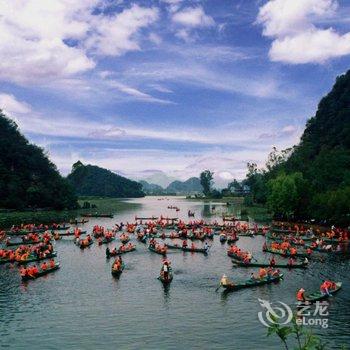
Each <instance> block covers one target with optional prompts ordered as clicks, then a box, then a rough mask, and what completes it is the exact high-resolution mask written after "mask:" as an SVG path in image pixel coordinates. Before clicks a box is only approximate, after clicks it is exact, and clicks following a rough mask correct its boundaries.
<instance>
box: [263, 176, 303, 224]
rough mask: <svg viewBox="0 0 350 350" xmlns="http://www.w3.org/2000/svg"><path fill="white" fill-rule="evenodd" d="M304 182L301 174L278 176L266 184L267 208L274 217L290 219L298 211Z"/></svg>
mask: <svg viewBox="0 0 350 350" xmlns="http://www.w3.org/2000/svg"><path fill="white" fill-rule="evenodd" d="M304 185H305V181H304V179H303V175H302V173H293V174H290V175H286V174H285V173H282V174H280V175H279V176H277V177H276V178H275V179H271V180H270V181H269V182H268V190H269V194H268V197H267V204H268V207H269V208H270V209H271V210H272V211H273V213H274V214H275V216H277V217H280V218H282V219H291V218H293V217H294V215H295V213H296V212H297V211H298V208H299V205H300V204H301V198H302V195H303V188H304Z"/></svg>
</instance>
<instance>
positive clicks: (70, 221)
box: [69, 219, 89, 225]
mask: <svg viewBox="0 0 350 350" xmlns="http://www.w3.org/2000/svg"><path fill="white" fill-rule="evenodd" d="M87 222H89V220H84V219H83V220H81V221H79V220H69V223H70V224H72V225H78V224H86V223H87Z"/></svg>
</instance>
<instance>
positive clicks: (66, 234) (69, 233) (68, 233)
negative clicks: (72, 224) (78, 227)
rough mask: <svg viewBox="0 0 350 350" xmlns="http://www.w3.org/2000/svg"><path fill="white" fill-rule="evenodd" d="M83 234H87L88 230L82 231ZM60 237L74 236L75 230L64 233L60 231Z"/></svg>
mask: <svg viewBox="0 0 350 350" xmlns="http://www.w3.org/2000/svg"><path fill="white" fill-rule="evenodd" d="M80 234H81V235H85V234H86V231H80ZM58 235H59V236H60V237H66V236H67V237H68V236H74V232H64V233H58Z"/></svg>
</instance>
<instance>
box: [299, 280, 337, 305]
mask: <svg viewBox="0 0 350 350" xmlns="http://www.w3.org/2000/svg"><path fill="white" fill-rule="evenodd" d="M335 285H336V288H335V289H333V290H330V291H329V294H330V295H333V294H335V293H337V292H338V291H339V290H340V289H341V287H342V282H336V283H335ZM327 298H329V295H328V294H324V293H322V292H320V291H318V292H314V293H311V294H306V295H305V301H307V302H309V303H314V302H316V301H321V300H324V299H327ZM301 304H303V302H301Z"/></svg>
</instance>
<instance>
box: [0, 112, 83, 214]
mask: <svg viewBox="0 0 350 350" xmlns="http://www.w3.org/2000/svg"><path fill="white" fill-rule="evenodd" d="M75 207H77V198H76V196H75V194H74V191H73V189H72V188H71V186H70V185H69V183H68V182H67V180H65V179H64V178H62V177H61V176H60V174H59V172H58V171H57V169H56V166H55V165H54V164H53V163H51V162H50V160H49V159H48V157H47V156H46V155H45V154H44V152H43V150H42V149H41V148H39V147H37V146H35V145H32V144H30V143H29V142H28V140H27V139H26V138H25V137H24V136H23V135H22V134H21V133H20V132H19V130H18V127H17V125H16V123H15V122H14V121H12V120H10V119H8V118H7V117H6V116H5V115H4V114H3V113H2V111H1V110H0V208H6V209H24V208H53V209H65V208H69V209H70V208H75Z"/></svg>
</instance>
